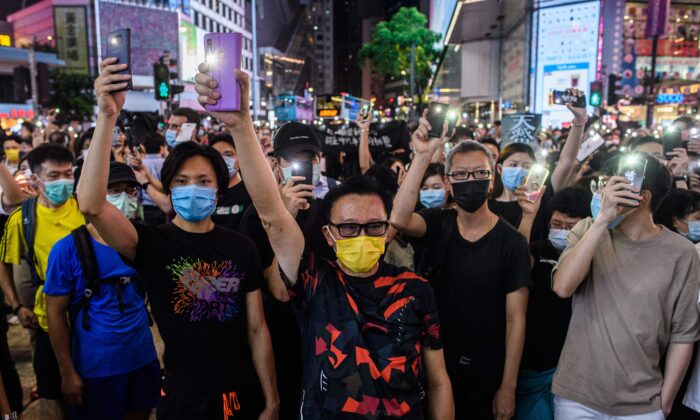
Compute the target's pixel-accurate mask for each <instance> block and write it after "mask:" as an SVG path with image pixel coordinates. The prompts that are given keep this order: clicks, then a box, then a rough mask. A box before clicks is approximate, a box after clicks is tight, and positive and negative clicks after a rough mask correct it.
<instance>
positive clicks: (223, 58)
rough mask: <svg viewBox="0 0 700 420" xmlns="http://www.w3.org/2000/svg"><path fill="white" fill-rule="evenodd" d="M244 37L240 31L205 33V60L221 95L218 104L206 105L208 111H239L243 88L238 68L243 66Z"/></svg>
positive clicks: (215, 90) (216, 88) (215, 89)
mask: <svg viewBox="0 0 700 420" xmlns="http://www.w3.org/2000/svg"><path fill="white" fill-rule="evenodd" d="M242 43H243V37H242V35H241V34H240V33H237V32H234V33H225V32H212V33H209V34H206V35H204V51H205V61H206V62H207V64H208V65H209V75H210V76H211V77H212V78H213V79H214V80H216V83H217V84H216V87H215V88H214V89H213V90H214V92H217V93H218V94H219V95H220V96H219V98H218V100H217V102H216V104H214V105H212V104H207V105H205V106H204V108H205V109H207V110H208V111H239V110H240V109H241V105H245V106H248V104H241V88H240V86H239V85H238V80H236V70H238V69H240V68H241V51H242Z"/></svg>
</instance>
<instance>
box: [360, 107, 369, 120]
mask: <svg viewBox="0 0 700 420" xmlns="http://www.w3.org/2000/svg"><path fill="white" fill-rule="evenodd" d="M371 111H372V105H362V108H360V121H366V120H367V119H368V118H369V116H370V112H371Z"/></svg>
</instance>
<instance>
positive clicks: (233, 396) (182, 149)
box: [78, 58, 279, 420]
mask: <svg viewBox="0 0 700 420" xmlns="http://www.w3.org/2000/svg"><path fill="white" fill-rule="evenodd" d="M115 61H116V59H114V58H108V59H106V60H105V61H103V62H102V63H101V65H100V68H101V74H100V77H98V79H97V80H96V81H95V89H96V91H97V97H98V105H99V109H100V113H99V116H98V119H97V126H96V127H95V135H94V137H93V139H92V143H91V144H90V158H89V159H88V160H87V161H86V162H85V166H84V167H83V171H84V176H83V178H82V180H81V182H80V185H79V187H78V196H79V200H80V201H79V202H80V205H81V211H83V212H84V213H85V214H86V216H87V217H88V218H89V219H90V222H91V223H92V224H93V226H94V227H95V229H97V231H98V232H99V234H100V236H102V238H103V239H104V240H105V242H106V243H107V244H108V245H109V246H111V247H112V248H114V249H115V250H116V251H117V252H119V253H120V254H121V256H122V259H124V261H125V262H126V263H127V264H130V265H132V266H133V267H134V268H136V270H137V271H138V272H139V273H140V274H142V276H143V285H144V288H145V290H146V293H147V294H148V297H149V300H150V305H151V309H152V310H153V316H154V318H155V321H156V324H157V325H158V330H159V331H160V334H161V336H162V338H163V342H164V344H165V352H164V356H163V362H164V364H165V378H164V381H163V389H162V393H161V400H160V402H159V403H158V412H157V416H158V418H162V419H168V420H178V419H183V420H184V419H187V420H189V419H202V420H213V419H222V418H223V419H228V418H235V419H250V420H252V419H265V420H273V419H276V418H277V412H278V407H279V397H278V395H277V388H276V380H275V371H274V369H275V368H274V366H275V365H274V359H273V355H272V345H271V343H270V335H269V332H268V330H267V325H266V324H265V317H264V315H263V308H262V296H261V293H260V290H259V289H260V284H261V282H262V278H261V270H260V263H259V261H258V256H257V251H256V249H255V246H254V244H253V243H252V241H250V239H248V238H246V237H244V236H242V235H240V234H238V233H236V232H233V231H231V230H228V229H226V228H224V227H221V226H218V225H217V224H215V223H214V222H213V221H212V219H211V214H212V213H213V212H214V209H215V208H216V202H217V197H218V196H220V195H221V194H222V192H223V191H224V190H225V189H226V187H227V186H228V184H229V176H228V170H227V168H226V163H225V162H224V160H223V159H222V158H221V155H220V154H219V153H217V152H216V151H215V150H214V149H212V148H211V147H209V146H202V145H199V144H197V143H195V142H184V143H182V144H179V145H177V146H176V147H175V148H174V149H173V150H172V152H171V153H170V155H169V156H168V158H167V159H166V160H165V162H164V164H163V170H162V172H161V175H162V181H163V188H164V193H165V194H167V195H169V197H170V200H171V201H172V204H173V208H174V210H175V213H176V216H175V218H174V219H173V221H172V222H171V223H168V224H165V225H161V226H145V225H138V224H137V225H132V224H131V223H130V222H129V220H128V219H127V218H126V217H125V216H124V215H122V214H121V212H120V211H119V210H118V209H117V208H116V207H115V206H112V205H110V204H108V203H107V201H106V200H105V197H106V196H107V175H108V172H107V171H108V168H109V148H110V145H111V136H112V131H113V129H114V124H115V122H116V119H117V115H119V111H120V108H121V107H122V106H123V105H124V99H125V95H124V92H119V89H120V88H121V87H123V86H122V85H121V84H119V81H122V80H126V78H125V77H124V76H121V75H116V74H114V72H115V71H118V70H120V69H123V68H124V67H122V66H120V65H116V64H114V63H115ZM245 80H246V81H247V79H245ZM115 91H118V92H117V93H113V92H115ZM248 98H249V97H248V92H247V90H245V91H244V93H243V94H242V95H241V102H242V103H248V100H249V99H248ZM237 121H244V122H246V123H247V125H249V126H250V127H248V126H245V127H243V130H240V129H239V130H238V132H236V131H235V130H234V131H233V133H234V135H240V136H242V137H245V136H248V135H250V136H251V138H252V139H253V140H251V141H255V140H254V137H255V135H254V134H249V132H250V133H252V132H253V127H252V122H251V120H250V114H249V112H248V110H247V109H242V110H241V111H239V112H236V113H233V115H231V116H230V117H229V120H228V124H227V125H229V126H232V125H235V126H237V127H240V126H242V125H243V124H236V123H235V122H237ZM258 147H259V146H258ZM258 150H259V148H258ZM268 171H269V170H268ZM258 380H259V384H260V385H261V387H262V394H263V395H260V392H259V391H258V390H259V386H258ZM263 396H264V401H263V400H262V398H263Z"/></svg>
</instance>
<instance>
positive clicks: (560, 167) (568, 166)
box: [552, 89, 586, 193]
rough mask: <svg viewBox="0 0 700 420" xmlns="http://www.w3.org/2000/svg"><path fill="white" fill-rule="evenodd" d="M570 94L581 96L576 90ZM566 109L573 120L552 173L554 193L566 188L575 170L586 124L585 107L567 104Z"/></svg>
mask: <svg viewBox="0 0 700 420" xmlns="http://www.w3.org/2000/svg"><path fill="white" fill-rule="evenodd" d="M571 92H572V93H573V94H575V95H577V96H581V95H583V92H581V91H579V90H577V89H571ZM566 107H567V108H569V111H571V113H572V114H574V120H573V122H572V123H571V129H570V130H569V136H568V137H567V138H566V143H565V144H564V148H563V149H562V151H561V154H560V155H559V162H558V163H557V166H556V167H555V168H554V172H553V173H552V188H554V192H555V193H556V192H557V191H560V190H562V189H564V188H566V187H567V186H568V185H567V181H568V180H570V179H572V174H573V172H574V170H575V168H576V155H577V154H578V149H580V148H581V142H582V141H583V136H584V132H583V127H584V125H585V124H586V108H585V107H583V108H577V107H573V106H571V105H570V104H567V105H566Z"/></svg>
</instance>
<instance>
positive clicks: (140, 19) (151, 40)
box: [100, 1, 179, 76]
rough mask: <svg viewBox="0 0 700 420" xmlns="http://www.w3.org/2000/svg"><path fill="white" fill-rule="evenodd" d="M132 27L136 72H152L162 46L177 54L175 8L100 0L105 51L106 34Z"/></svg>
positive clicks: (171, 54) (171, 55)
mask: <svg viewBox="0 0 700 420" xmlns="http://www.w3.org/2000/svg"><path fill="white" fill-rule="evenodd" d="M121 28H131V68H132V74H133V75H136V76H152V75H153V63H155V62H157V61H158V59H159V58H160V56H161V55H163V50H168V51H169V52H170V58H175V59H177V58H178V50H179V41H178V29H179V25H178V17H177V12H170V11H167V10H162V9H151V8H148V7H139V6H133V5H127V4H120V3H111V2H106V1H101V2H100V42H101V43H102V51H106V44H105V40H106V39H107V34H108V33H110V32H112V31H114V30H117V29H121Z"/></svg>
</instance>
